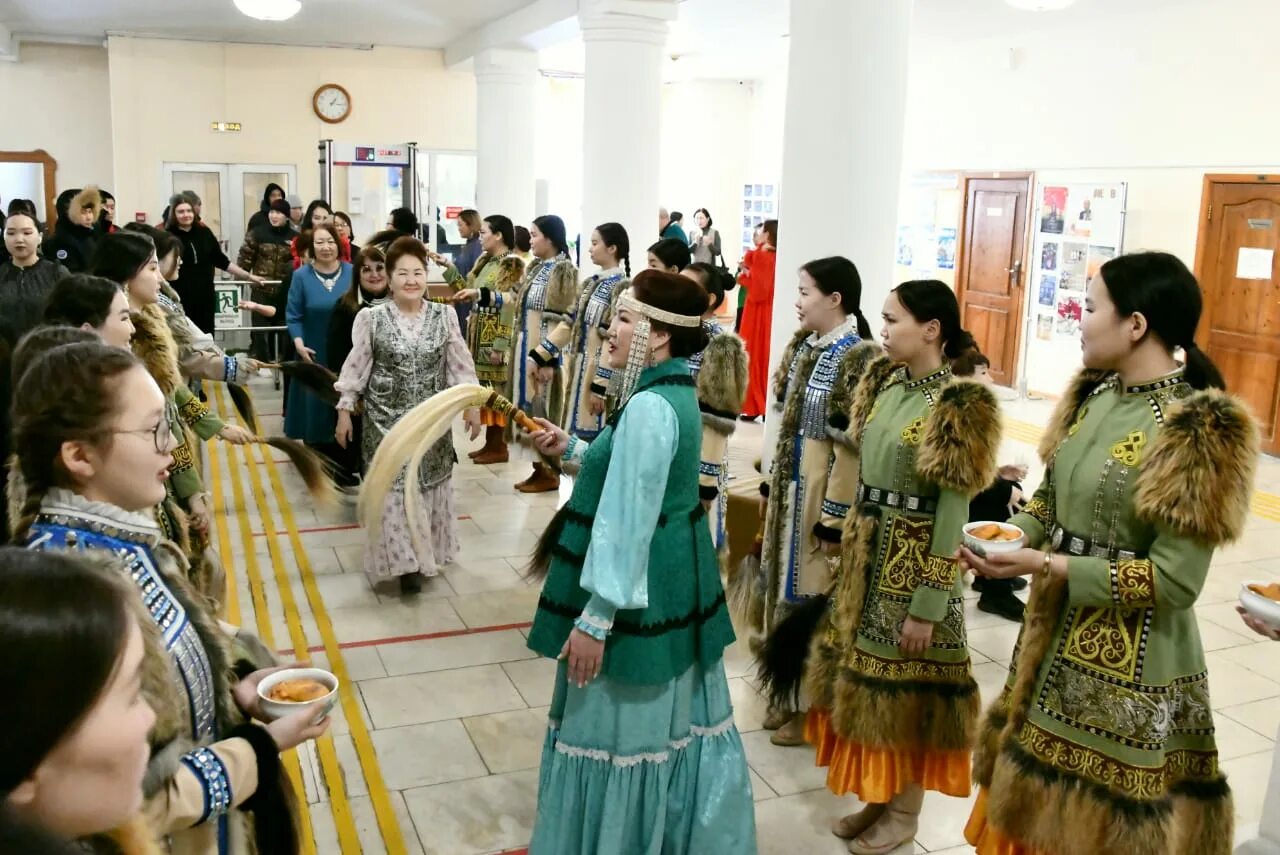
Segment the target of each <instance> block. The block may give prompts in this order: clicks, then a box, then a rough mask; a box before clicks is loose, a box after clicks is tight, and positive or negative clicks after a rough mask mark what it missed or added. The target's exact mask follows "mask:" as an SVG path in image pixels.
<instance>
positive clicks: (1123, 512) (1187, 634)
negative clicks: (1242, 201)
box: [975, 371, 1256, 855]
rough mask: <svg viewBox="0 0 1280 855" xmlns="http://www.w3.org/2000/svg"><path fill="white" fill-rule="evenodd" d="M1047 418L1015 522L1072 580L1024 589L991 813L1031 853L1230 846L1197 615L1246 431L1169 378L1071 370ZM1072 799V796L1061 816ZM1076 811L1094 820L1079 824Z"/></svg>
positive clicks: (1224, 410) (1228, 521)
mask: <svg viewBox="0 0 1280 855" xmlns="http://www.w3.org/2000/svg"><path fill="white" fill-rule="evenodd" d="M1056 421H1057V423H1058V424H1057V426H1056V427H1055V426H1051V428H1050V436H1048V437H1047V440H1049V441H1048V442H1047V443H1046V448H1044V449H1042V452H1047V453H1046V465H1047V469H1046V474H1045V478H1044V481H1043V482H1042V483H1041V485H1040V487H1039V489H1038V490H1037V491H1036V493H1035V496H1034V497H1033V499H1032V501H1031V502H1030V503H1028V505H1027V508H1026V510H1025V512H1024V513H1022V514H1019V515H1017V516H1015V517H1014V518H1013V520H1012V522H1013V524H1015V525H1017V526H1019V527H1020V528H1022V529H1023V530H1024V531H1025V532H1026V533H1027V535H1028V538H1029V540H1030V543H1031V545H1032V546H1037V547H1040V546H1043V547H1044V548H1045V549H1047V550H1049V551H1053V552H1058V553H1065V554H1067V555H1068V556H1069V557H1068V559H1067V560H1068V575H1067V579H1066V581H1065V584H1064V583H1062V582H1061V580H1042V579H1037V580H1036V582H1035V583H1034V585H1033V594H1032V599H1031V603H1030V605H1029V608H1028V612H1027V623H1026V625H1025V627H1024V629H1023V632H1022V635H1021V637H1020V638H1019V642H1018V652H1017V653H1016V654H1015V661H1014V664H1013V667H1011V669H1010V673H1009V680H1008V684H1007V686H1006V688H1005V691H1004V692H1003V693H1002V695H1001V696H1000V698H999V699H998V700H997V702H996V703H995V704H994V705H993V707H992V709H991V711H990V713H989V714H988V717H987V721H986V722H984V733H983V743H984V747H983V751H982V754H981V755H980V757H979V760H978V763H977V764H976V767H975V777H976V778H977V780H978V781H979V783H981V784H983V785H984V786H989V787H990V788H991V790H992V802H991V806H990V808H989V810H988V814H989V816H988V819H989V820H990V821H992V822H993V823H994V824H995V825H996V826H997V827H999V828H1000V829H1001V830H1002V831H1003V832H1005V833H1006V834H1007V835H1009V836H1012V837H1014V838H1015V839H1018V840H1020V841H1021V842H1023V843H1025V844H1027V845H1029V846H1032V847H1036V848H1045V847H1047V846H1048V845H1049V844H1050V843H1051V842H1052V841H1054V840H1061V839H1062V835H1064V834H1074V839H1076V840H1078V841H1079V843H1080V845H1081V846H1082V847H1083V848H1082V849H1081V850H1080V851H1096V852H1103V851H1106V852H1110V851H1118V848H1120V847H1123V848H1124V849H1125V851H1126V852H1132V853H1134V855H1142V853H1152V855H1154V853H1160V855H1192V853H1195V855H1200V853H1205V855H1215V853H1225V852H1226V851H1229V849H1230V838H1231V833H1230V825H1231V802H1230V794H1229V791H1228V790H1227V788H1226V785H1225V783H1224V782H1223V780H1222V776H1221V773H1220V771H1219V768H1218V754H1217V748H1216V745H1215V742H1214V724H1213V714H1212V711H1211V708H1210V700H1209V679H1208V677H1209V675H1208V672H1207V669H1206V665H1205V655H1204V649H1203V646H1202V645H1201V642H1200V633H1199V629H1198V626H1197V623H1196V616H1195V612H1194V611H1193V606H1194V605H1195V602H1196V598H1197V597H1198V596H1199V594H1200V590H1201V588H1202V587H1203V585H1204V581H1205V577H1206V575H1207V574H1208V572H1209V564H1210V560H1211V559H1212V557H1213V551H1214V547H1215V545H1217V544H1218V543H1221V542H1223V541H1224V540H1227V539H1231V538H1232V537H1234V536H1235V535H1236V534H1238V532H1239V529H1240V528H1241V527H1242V525H1243V519H1244V517H1245V515H1246V514H1247V510H1246V508H1247V496H1248V490H1249V484H1250V483H1251V481H1252V468H1253V460H1254V458H1255V457H1256V438H1255V437H1254V429H1253V426H1252V421H1251V419H1250V418H1249V416H1248V415H1247V413H1246V412H1245V411H1244V410H1243V408H1242V407H1241V406H1240V405H1239V404H1238V403H1236V402H1234V401H1233V400H1232V399H1230V398H1229V397H1228V396H1226V395H1224V394H1222V393H1220V392H1204V393H1196V392H1195V390H1193V389H1192V388H1191V387H1190V386H1189V385H1188V384H1187V383H1186V381H1185V379H1184V377H1183V375H1182V373H1181V371H1179V372H1175V373H1174V374H1172V375H1170V376H1168V377H1165V378H1161V379H1159V380H1156V381H1153V382H1151V383H1147V384H1144V385H1140V386H1133V387H1130V388H1124V387H1122V385H1121V383H1120V381H1119V378H1118V377H1117V376H1116V375H1110V376H1101V375H1092V376H1091V375H1089V374H1086V375H1083V376H1082V378H1081V379H1080V380H1078V381H1077V383H1076V385H1075V387H1074V388H1073V390H1072V391H1071V392H1070V393H1069V394H1068V396H1067V398H1066V400H1064V406H1063V407H1060V410H1059V416H1058V417H1057V419H1056ZM1032 781H1034V782H1035V784H1034V786H1033V785H1032V784H1031V782H1032ZM1013 793H1021V794H1023V796H1021V797H1016V796H1012V795H1011V794H1013ZM1067 793H1079V794H1082V795H1080V796H1078V797H1077V798H1078V799H1080V800H1082V801H1080V803H1079V804H1078V805H1077V807H1076V809H1075V811H1074V812H1072V811H1065V810H1064V809H1063V803H1064V802H1065V801H1066V796H1065V794H1067ZM1086 802H1087V803H1089V805H1090V807H1089V809H1090V810H1091V811H1092V812H1091V813H1090V817H1091V818H1092V819H1094V820H1096V821H1091V822H1087V823H1084V825H1086V826H1088V828H1087V829H1085V830H1081V829H1079V828H1074V826H1076V825H1079V824H1080V822H1079V820H1080V811H1081V810H1083V809H1084V808H1082V807H1080V805H1083V804H1085V803H1086ZM1095 812H1096V813H1095ZM1073 828H1074V830H1073ZM1188 834H1194V835H1195V836H1194V837H1187V835H1188ZM1133 841H1142V843H1141V845H1139V846H1138V847H1137V848H1136V849H1135V848H1133V846H1131V845H1130V844H1131V843H1132V842H1133ZM1089 847H1093V848H1091V849H1090V848H1089ZM1148 847H1149V848H1148ZM1072 851H1075V850H1072Z"/></svg>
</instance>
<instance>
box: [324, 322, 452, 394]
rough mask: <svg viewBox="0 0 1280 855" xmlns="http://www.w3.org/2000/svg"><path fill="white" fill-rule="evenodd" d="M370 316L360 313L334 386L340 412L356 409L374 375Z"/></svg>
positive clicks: (353, 326) (352, 329)
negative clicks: (348, 350) (345, 358)
mask: <svg viewBox="0 0 1280 855" xmlns="http://www.w3.org/2000/svg"><path fill="white" fill-rule="evenodd" d="M370 315H371V312H369V311H367V310H366V311H363V312H358V313H357V314H356V320H355V323H354V324H353V325H352V327H351V352H350V353H349V354H347V360H346V361H345V362H343V363H342V372H341V374H339V375H338V382H337V383H334V384H333V388H335V389H337V390H338V395H339V398H338V409H339V410H354V409H355V408H356V403H357V402H358V401H359V400H360V396H361V395H363V394H364V390H365V387H366V386H368V385H369V375H371V374H372V373H373V320H372V319H371V317H370ZM454 323H457V321H456V320H455V321H454Z"/></svg>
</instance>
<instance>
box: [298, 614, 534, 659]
mask: <svg viewBox="0 0 1280 855" xmlns="http://www.w3.org/2000/svg"><path fill="white" fill-rule="evenodd" d="M531 626H533V624H532V623H528V622H524V623H500V624H494V625H493V626H476V627H469V628H467V629H447V630H444V631H443V632H424V633H422V634H421V635H397V636H393V637H391V638H371V639H369V640H368V641H345V642H342V643H341V644H339V645H338V649H340V650H351V649H352V648H356V647H385V646H387V645H391V644H404V643H406V642H409V641H431V640H432V639H434V638H455V637H457V636H459V635H483V634H484V633H487V632H503V631H505V630H508V629H528V628H529V627H531ZM307 652H308V653H323V652H324V647H323V646H317V647H309V648H307ZM279 653H280V655H281V656H292V655H293V649H292V648H290V649H287V650H281V651H279Z"/></svg>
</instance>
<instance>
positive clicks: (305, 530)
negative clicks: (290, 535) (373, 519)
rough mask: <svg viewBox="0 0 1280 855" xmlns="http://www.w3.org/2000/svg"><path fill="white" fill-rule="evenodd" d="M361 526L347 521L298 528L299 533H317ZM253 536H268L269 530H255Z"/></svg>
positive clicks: (280, 532) (278, 532)
mask: <svg viewBox="0 0 1280 855" xmlns="http://www.w3.org/2000/svg"><path fill="white" fill-rule="evenodd" d="M359 527H360V525H359V523H347V524H345V525H322V526H316V527H315V528H300V529H298V534H314V533H315V532H317V531H350V530H351V529H353V528H359ZM271 533H272V534H285V533H286V532H283V531H275V532H271ZM253 536H254V537H266V536H267V532H265V531H255V532H254V533H253Z"/></svg>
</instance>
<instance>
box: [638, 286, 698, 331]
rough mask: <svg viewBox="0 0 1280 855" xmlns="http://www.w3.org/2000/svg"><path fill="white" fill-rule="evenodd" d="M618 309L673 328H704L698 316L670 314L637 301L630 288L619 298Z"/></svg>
mask: <svg viewBox="0 0 1280 855" xmlns="http://www.w3.org/2000/svg"><path fill="white" fill-rule="evenodd" d="M618 308H620V309H630V310H631V311H633V312H639V313H640V314H642V315H644V316H645V317H647V318H649V319H650V320H654V321H658V322H659V323H663V324H670V325H671V326H673V327H700V326H702V318H701V317H700V316H698V315H677V314H676V313H675V312H668V311H667V310H666V309H659V308H658V307H657V306H651V305H649V304H648V303H642V302H640V301H639V300H637V299H636V298H635V296H634V294H633V293H632V291H631V289H630V288H628V289H627V290H626V291H624V292H623V293H622V296H621V297H619V298H618Z"/></svg>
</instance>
